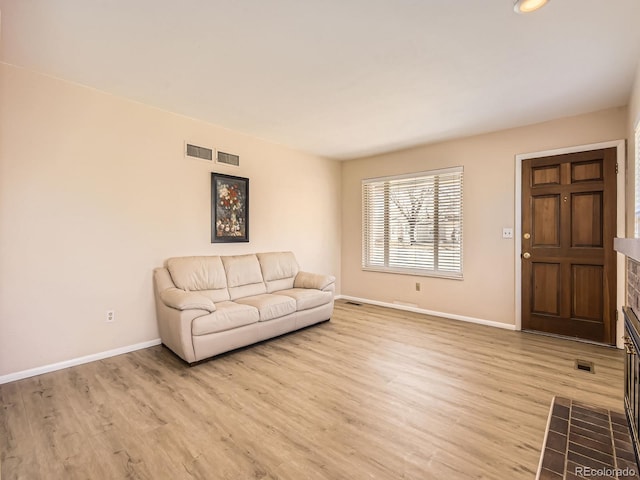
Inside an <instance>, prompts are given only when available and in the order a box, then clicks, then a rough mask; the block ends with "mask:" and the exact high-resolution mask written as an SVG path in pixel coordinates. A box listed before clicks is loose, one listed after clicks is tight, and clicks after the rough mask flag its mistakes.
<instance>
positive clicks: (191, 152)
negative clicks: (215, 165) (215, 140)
mask: <svg viewBox="0 0 640 480" xmlns="http://www.w3.org/2000/svg"><path fill="white" fill-rule="evenodd" d="M185 145H186V150H185V155H186V156H187V157H193V158H200V159H202V160H213V149H211V148H207V147H199V146H198V145H194V144H192V143H188V142H186V143H185Z"/></svg>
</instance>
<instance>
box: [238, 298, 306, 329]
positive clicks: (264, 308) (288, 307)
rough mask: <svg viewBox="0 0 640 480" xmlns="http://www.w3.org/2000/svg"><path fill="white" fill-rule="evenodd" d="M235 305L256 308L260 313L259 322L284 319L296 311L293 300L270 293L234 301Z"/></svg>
mask: <svg viewBox="0 0 640 480" xmlns="http://www.w3.org/2000/svg"><path fill="white" fill-rule="evenodd" d="M236 303H242V304H244V305H250V306H252V307H255V308H257V309H258V312H260V321H261V322H266V321H268V320H273V319H274V318H279V317H284V316H285V315H289V314H290V313H294V312H295V311H296V301H295V300H294V299H293V298H291V297H287V296H284V295H274V294H271V293H264V294H262V295H253V296H251V297H244V298H239V299H237V300H236Z"/></svg>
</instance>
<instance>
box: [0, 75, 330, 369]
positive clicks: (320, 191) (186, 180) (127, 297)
mask: <svg viewBox="0 0 640 480" xmlns="http://www.w3.org/2000/svg"><path fill="white" fill-rule="evenodd" d="M185 139H186V140H191V141H193V142H199V143H201V144H203V145H210V146H214V147H219V148H221V149H225V150H226V151H230V152H232V153H236V154H239V155H240V157H241V167H240V168H234V167H228V166H218V165H212V164H211V163H210V162H205V161H201V160H193V159H186V158H184V156H183V142H184V140H185ZM213 169H215V170H216V171H220V172H223V173H229V174H233V175H239V176H244V177H249V178H250V200H251V204H250V215H251V223H250V237H251V238H250V240H251V242H250V243H248V244H223V245H220V244H216V245H212V244H211V243H210V181H211V180H210V178H211V177H210V172H211V171H212V170H213ZM340 175H341V172H340V164H339V163H337V162H334V161H330V160H327V159H322V158H318V157H313V156H309V155H305V154H302V153H299V152H296V151H293V150H290V149H288V148H285V147H283V146H279V145H274V144H270V143H267V142H264V141H260V140H257V139H254V138H250V137H247V136H244V135H240V134H237V133H234V132H232V131H229V130H225V129H223V128H219V127H216V126H212V125H209V124H206V123H203V122H199V121H195V120H192V119H188V118H185V117H182V116H178V115H174V114H171V113H167V112H163V111H160V110H157V109H154V108H150V107H147V106H144V105H141V104H138V103H134V102H130V101H127V100H125V99H121V98H117V97H113V96H110V95H106V94H103V93H100V92H97V91H95V90H91V89H87V88H84V87H80V86H77V85H74V84H70V83H67V82H64V81H60V80H57V79H52V78H50V77H46V76H42V75H38V74H34V73H31V72H28V71H25V70H22V69H19V68H15V67H12V66H8V65H2V64H0V376H2V375H5V374H9V373H15V372H19V371H22V370H25V369H30V368H33V367H38V366H43V365H47V364H51V363H55V362H60V361H64V360H68V359H73V358H76V357H80V356H84V355H89V354H95V353H99V352H103V351H108V350H111V349H115V348H118V347H123V346H128V345H132V344H136V343H138V342H144V341H149V340H153V339H155V338H157V337H158V333H157V329H156V322H155V312H154V308H153V302H152V284H151V272H152V269H153V268H154V267H156V266H159V265H161V264H162V262H163V261H164V260H165V259H166V258H167V257H170V256H176V255H200V254H207V255H215V254H235V253H244V252H256V251H269V250H293V251H294V252H295V253H296V255H297V257H298V260H299V262H300V264H301V266H302V267H303V268H304V269H306V270H311V271H317V272H326V273H332V274H336V275H338V274H339V269H340V234H341V232H340V227H341V225H340V211H341V199H340V195H341V191H340ZM338 288H339V287H338ZM107 310H115V312H116V321H115V323H113V324H107V323H105V315H106V311H107Z"/></svg>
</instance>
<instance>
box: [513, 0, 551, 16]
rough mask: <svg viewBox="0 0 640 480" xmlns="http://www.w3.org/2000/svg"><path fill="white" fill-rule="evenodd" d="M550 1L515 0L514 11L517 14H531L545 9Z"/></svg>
mask: <svg viewBox="0 0 640 480" xmlns="http://www.w3.org/2000/svg"><path fill="white" fill-rule="evenodd" d="M547 3H549V0H515V1H514V2H513V10H514V11H515V12H516V13H529V12H533V11H535V10H538V9H539V8H541V7H544V6H545V5H546V4H547Z"/></svg>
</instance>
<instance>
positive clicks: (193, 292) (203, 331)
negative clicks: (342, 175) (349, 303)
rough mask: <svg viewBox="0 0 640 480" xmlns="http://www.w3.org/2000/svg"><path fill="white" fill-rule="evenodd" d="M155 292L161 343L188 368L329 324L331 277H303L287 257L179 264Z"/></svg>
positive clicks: (162, 273) (165, 272) (166, 271)
mask: <svg viewBox="0 0 640 480" xmlns="http://www.w3.org/2000/svg"><path fill="white" fill-rule="evenodd" d="M154 289H155V298H156V313H157V317H158V327H159V330H160V338H161V339H162V343H163V344H164V345H166V346H167V347H169V348H170V349H171V350H173V351H174V352H175V353H176V354H177V355H178V356H179V357H181V358H182V359H183V360H185V361H187V362H189V363H193V362H197V361H199V360H202V359H205V358H208V357H211V356H214V355H218V354H219V353H223V352H227V351H229V350H233V349H235V348H239V347H243V346H245V345H250V344H252V343H255V342H259V341H261V340H265V339H268V338H272V337H275V336H278V335H282V334H283V333H287V332H290V331H292V330H297V329H299V328H303V327H306V326H308V325H312V324H314V323H318V322H322V321H325V320H329V319H330V318H331V314H332V312H333V301H334V300H333V296H334V291H335V277H333V276H330V275H319V274H314V273H307V272H301V271H300V268H299V266H298V263H297V262H296V259H295V256H294V255H293V253H292V252H271V253H258V254H251V255H237V256H222V257H218V256H207V257H177V258H170V259H169V260H167V262H166V266H165V267H163V268H157V269H155V270H154Z"/></svg>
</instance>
